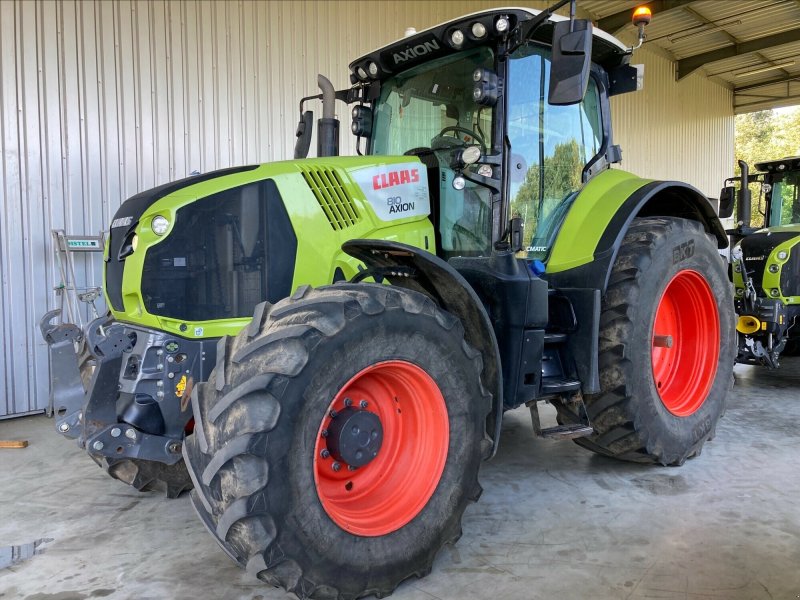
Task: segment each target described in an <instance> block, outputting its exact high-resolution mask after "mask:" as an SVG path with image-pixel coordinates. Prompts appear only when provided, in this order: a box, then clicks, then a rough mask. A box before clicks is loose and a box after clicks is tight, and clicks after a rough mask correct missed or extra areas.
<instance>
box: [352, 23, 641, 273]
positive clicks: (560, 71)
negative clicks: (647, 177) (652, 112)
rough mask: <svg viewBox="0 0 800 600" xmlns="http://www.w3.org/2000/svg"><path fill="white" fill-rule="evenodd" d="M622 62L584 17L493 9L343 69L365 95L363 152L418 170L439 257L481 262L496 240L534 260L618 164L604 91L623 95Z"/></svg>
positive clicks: (628, 76)
mask: <svg viewBox="0 0 800 600" xmlns="http://www.w3.org/2000/svg"><path fill="white" fill-rule="evenodd" d="M570 23H571V24H572V31H570V29H569V25H570ZM554 37H555V39H554ZM554 47H555V49H556V50H555V51H554ZM565 48H568V50H565ZM629 57H630V51H629V49H628V48H626V47H625V46H624V45H622V44H621V43H620V42H619V41H618V40H616V39H614V38H613V37H611V36H609V35H608V34H606V33H604V32H602V31H599V30H598V31H593V30H592V27H591V24H590V23H588V22H587V21H572V22H570V21H569V20H568V19H567V18H566V17H561V16H558V15H553V14H551V13H550V12H549V11H548V12H545V13H542V12H539V11H535V10H524V9H497V10H491V11H484V12H480V13H475V14H472V15H467V16H465V17H462V18H461V19H458V20H456V21H451V22H449V23H446V24H443V25H439V26H436V27H432V28H430V29H427V30H425V31H422V32H419V33H417V32H416V31H414V30H413V29H412V30H409V31H408V32H407V36H406V37H405V38H404V39H402V40H399V41H397V42H394V43H393V44H390V45H388V46H386V47H384V48H381V49H379V50H376V51H374V52H371V53H369V54H367V55H365V56H363V57H361V58H359V59H357V60H355V61H353V63H351V65H350V69H351V73H352V74H351V80H352V81H353V82H354V84H355V85H356V86H361V87H362V88H363V90H364V98H366V99H367V100H368V102H365V103H364V105H363V106H362V107H361V108H359V109H358V110H357V111H354V113H353V114H354V117H355V121H354V126H353V131H354V132H355V133H357V134H359V133H360V134H362V137H366V138H367V139H366V153H367V154H371V155H398V154H405V155H412V156H417V157H419V158H420V160H421V161H422V162H423V163H424V164H425V165H426V167H427V169H428V182H429V185H430V194H431V200H432V201H431V206H432V214H431V220H432V222H433V225H434V230H435V235H436V242H437V244H436V246H437V248H438V249H439V254H440V256H442V257H444V258H450V257H453V256H486V255H489V254H490V253H491V251H492V249H493V248H494V247H495V245H496V244H497V243H508V244H510V246H511V248H512V249H513V250H514V251H517V252H520V253H521V255H522V256H525V257H527V258H530V259H540V260H546V259H547V257H548V254H549V250H550V248H551V247H552V243H553V241H554V238H555V235H556V233H557V231H558V226H559V225H560V223H561V221H562V220H563V217H564V215H565V214H566V211H567V210H568V208H569V206H570V203H571V201H572V200H573V199H574V198H575V196H576V195H577V192H578V191H579V190H580V189H581V187H582V185H583V184H584V183H586V181H588V180H589V179H590V178H591V177H592V176H593V175H594V174H596V173H598V172H599V171H600V170H601V169H603V168H606V167H607V166H608V165H609V164H610V163H612V162H615V161H618V160H619V158H620V153H619V149H618V148H617V147H615V146H613V145H612V143H611V127H610V116H609V105H608V96H609V95H610V94H611V93H614V92H616V93H619V92H621V91H629V90H633V89H636V77H637V74H638V72H637V70H636V69H634V68H632V67H629V66H627V62H628V60H629ZM609 71H614V72H615V73H616V74H617V75H618V76H617V77H615V81H618V83H617V84H616V88H615V89H614V90H611V89H610V84H609V77H608V73H609ZM623 79H625V84H627V87H625V84H623V83H622V81H623ZM365 119H366V120H368V121H369V122H370V128H369V135H368V136H367V132H366V131H365V130H364V129H363V128H362V126H361V125H362V124H363V122H364V120H365ZM359 141H360V140H359Z"/></svg>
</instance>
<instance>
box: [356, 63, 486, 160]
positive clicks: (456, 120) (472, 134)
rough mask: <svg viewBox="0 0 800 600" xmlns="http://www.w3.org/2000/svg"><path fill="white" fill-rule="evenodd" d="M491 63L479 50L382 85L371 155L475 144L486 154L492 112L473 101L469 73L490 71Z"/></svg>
mask: <svg viewBox="0 0 800 600" xmlns="http://www.w3.org/2000/svg"><path fill="white" fill-rule="evenodd" d="M493 60H494V58H493V55H492V51H491V50H490V49H488V48H478V49H476V50H471V51H466V52H462V53H459V54H455V55H452V56H447V57H445V58H442V59H439V60H435V61H431V62H429V63H425V64H423V65H420V66H419V67H416V68H414V69H410V70H409V71H406V72H404V73H401V74H400V75H397V76H396V77H393V78H392V79H389V80H387V81H385V82H383V83H382V84H381V96H380V100H379V101H378V104H377V109H376V111H375V123H374V127H373V136H372V152H371V153H372V154H388V155H398V154H405V153H407V152H408V151H409V150H421V149H431V148H432V149H437V146H444V145H447V146H452V145H454V144H461V145H463V144H473V143H478V144H480V145H481V146H483V149H484V150H485V149H486V144H490V143H491V137H490V136H491V125H492V108H491V107H483V106H479V105H478V104H476V103H475V102H474V101H473V99H472V87H473V82H472V73H473V72H474V71H475V69H477V68H478V67H485V68H491V67H492V63H493ZM454 128H457V129H454ZM443 138H450V139H449V140H447V139H443Z"/></svg>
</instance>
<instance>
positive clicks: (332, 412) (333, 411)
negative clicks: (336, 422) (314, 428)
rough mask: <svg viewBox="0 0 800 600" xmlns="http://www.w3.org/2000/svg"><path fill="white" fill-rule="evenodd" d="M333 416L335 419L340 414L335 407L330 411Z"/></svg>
mask: <svg viewBox="0 0 800 600" xmlns="http://www.w3.org/2000/svg"><path fill="white" fill-rule="evenodd" d="M328 414H329V415H330V416H331V419H335V418H336V416H337V415H338V414H339V413H337V412H336V411H335V410H334V409H331V412H329V413H328Z"/></svg>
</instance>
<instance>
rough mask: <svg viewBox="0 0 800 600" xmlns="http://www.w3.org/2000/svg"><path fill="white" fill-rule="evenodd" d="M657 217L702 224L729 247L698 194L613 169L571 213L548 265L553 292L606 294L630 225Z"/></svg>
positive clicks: (583, 195)
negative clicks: (568, 289)
mask: <svg viewBox="0 0 800 600" xmlns="http://www.w3.org/2000/svg"><path fill="white" fill-rule="evenodd" d="M653 216H665V217H681V218H685V219H692V220H694V221H699V222H700V223H702V224H703V226H704V228H705V230H706V231H707V232H708V233H710V234H711V235H713V236H714V237H716V238H717V243H718V245H719V247H720V248H726V247H727V245H728V237H727V236H726V234H725V229H724V228H723V227H722V223H720V221H719V219H718V218H717V215H716V214H715V213H714V208H713V207H712V205H711V203H710V202H709V201H708V199H707V198H706V197H705V196H704V195H703V194H702V193H701V192H700V191H699V190H697V189H696V188H694V187H692V186H690V185H688V184H686V183H681V182H678V181H653V180H648V179H641V178H639V177H636V176H635V175H632V174H630V173H627V172H625V171H622V170H619V169H611V170H607V171H604V172H603V173H601V174H599V175H597V176H596V177H594V178H593V179H592V180H591V181H590V182H589V183H588V184H587V185H586V186H585V187H584V189H583V190H582V191H581V193H580V194H579V195H578V197H577V198H576V200H575V202H574V204H573V206H572V207H571V208H570V210H569V212H568V213H567V216H566V218H565V219H564V222H563V223H562V225H561V228H560V230H559V233H558V237H557V238H556V242H555V243H554V244H553V248H552V251H551V252H550V255H549V257H548V260H547V275H546V278H547V280H548V281H549V282H550V284H551V285H552V286H553V287H559V288H560V287H577V288H594V289H599V290H601V292H602V293H605V290H606V287H607V285H608V278H609V276H610V274H611V267H612V266H613V264H614V260H615V259H616V256H617V251H618V250H619V247H620V244H621V243H622V239H623V238H624V237H625V234H626V233H627V232H628V227H629V226H630V224H631V221H633V219H634V218H636V217H653Z"/></svg>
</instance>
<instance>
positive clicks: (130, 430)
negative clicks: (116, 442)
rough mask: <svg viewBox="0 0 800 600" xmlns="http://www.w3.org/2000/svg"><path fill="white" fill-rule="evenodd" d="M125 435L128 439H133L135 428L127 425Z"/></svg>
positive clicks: (134, 437)
mask: <svg viewBox="0 0 800 600" xmlns="http://www.w3.org/2000/svg"><path fill="white" fill-rule="evenodd" d="M125 437H126V438H128V439H129V440H135V439H136V430H135V429H133V428H132V427H129V428H128V429H126V430H125Z"/></svg>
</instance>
